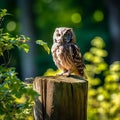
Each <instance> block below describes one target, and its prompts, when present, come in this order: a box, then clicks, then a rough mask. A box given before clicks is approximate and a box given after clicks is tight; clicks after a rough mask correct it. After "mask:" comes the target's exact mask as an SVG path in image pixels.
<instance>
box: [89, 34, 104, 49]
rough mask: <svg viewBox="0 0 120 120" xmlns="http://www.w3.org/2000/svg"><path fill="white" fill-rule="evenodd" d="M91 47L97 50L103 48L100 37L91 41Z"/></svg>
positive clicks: (102, 41)
mask: <svg viewBox="0 0 120 120" xmlns="http://www.w3.org/2000/svg"><path fill="white" fill-rule="evenodd" d="M91 45H93V46H95V47H97V48H104V47H105V42H104V40H103V39H102V38H101V37H99V36H97V37H95V38H94V39H93V40H92V41H91Z"/></svg>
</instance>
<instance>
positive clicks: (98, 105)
mask: <svg viewBox="0 0 120 120" xmlns="http://www.w3.org/2000/svg"><path fill="white" fill-rule="evenodd" d="M91 45H92V47H91V48H90V50H89V51H88V52H87V53H85V55H84V58H85V60H86V61H87V62H88V64H86V73H87V75H88V80H89V90H88V91H89V95H88V96H89V99H88V113H89V114H88V120H91V119H92V120H98V119H102V120H113V119H115V120H119V117H120V114H119V111H120V108H119V107H118V106H120V102H119V100H118V98H117V97H118V96H120V87H119V82H118V81H119V80H120V62H119V61H115V62H113V63H112V64H111V65H108V63H106V62H105V60H104V57H106V56H107V51H106V50H105V49H104V47H105V43H104V41H103V39H102V38H101V37H95V38H94V39H93V40H92V41H91ZM101 83H102V84H103V85H101ZM91 110H92V111H91Z"/></svg>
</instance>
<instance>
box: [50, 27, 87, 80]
mask: <svg viewBox="0 0 120 120" xmlns="http://www.w3.org/2000/svg"><path fill="white" fill-rule="evenodd" d="M51 52H52V56H53V60H54V62H55V64H56V66H57V67H58V69H60V70H62V73H61V75H66V76H69V75H70V74H71V73H74V74H75V75H78V76H81V77H83V78H86V76H85V73H84V68H85V65H84V62H83V58H82V55H81V52H80V49H79V47H78V46H77V45H76V38H75V34H74V32H73V30H72V28H66V27H60V28H56V29H55V32H54V34H53V45H52V48H51Z"/></svg>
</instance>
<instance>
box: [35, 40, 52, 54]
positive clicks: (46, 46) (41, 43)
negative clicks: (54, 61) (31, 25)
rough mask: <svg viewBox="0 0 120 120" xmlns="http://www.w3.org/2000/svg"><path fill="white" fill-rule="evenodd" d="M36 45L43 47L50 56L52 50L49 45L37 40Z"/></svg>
mask: <svg viewBox="0 0 120 120" xmlns="http://www.w3.org/2000/svg"><path fill="white" fill-rule="evenodd" d="M36 44H38V45H41V46H43V48H44V49H45V51H47V53H48V54H50V48H49V47H48V45H47V43H46V42H44V41H42V40H37V41H36Z"/></svg>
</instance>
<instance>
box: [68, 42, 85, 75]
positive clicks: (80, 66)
mask: <svg viewBox="0 0 120 120" xmlns="http://www.w3.org/2000/svg"><path fill="white" fill-rule="evenodd" d="M69 49H70V54H71V58H72V61H73V62H74V64H75V66H76V68H77V70H78V72H79V75H80V76H82V77H85V74H84V68H85V64H84V61H83V57H82V54H81V52H80V49H79V48H78V46H77V45H76V44H71V45H70V47H69Z"/></svg>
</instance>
